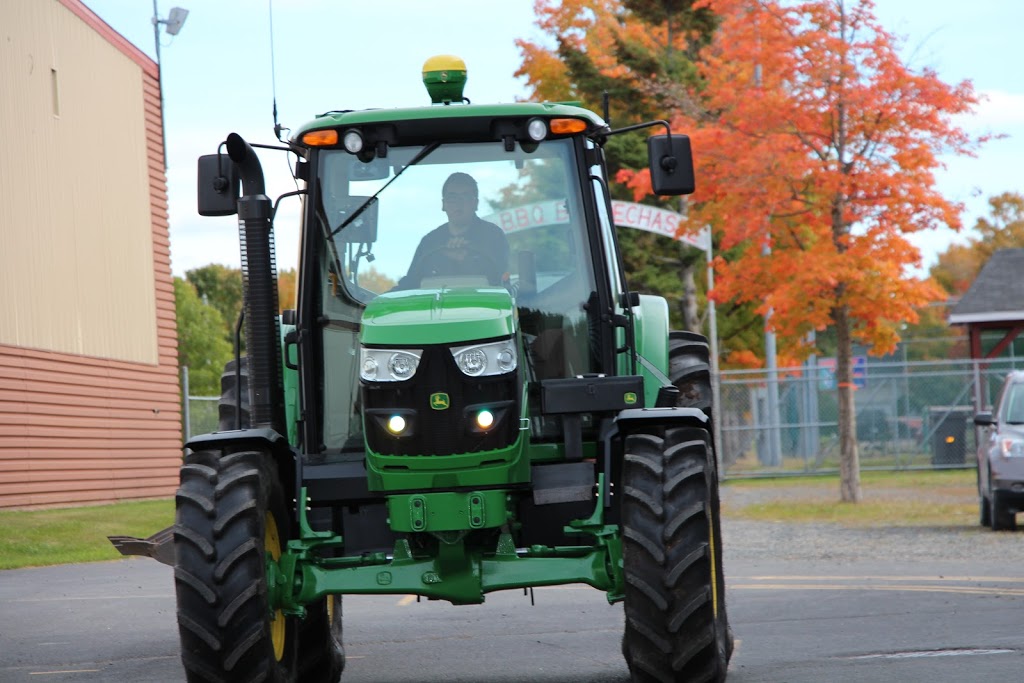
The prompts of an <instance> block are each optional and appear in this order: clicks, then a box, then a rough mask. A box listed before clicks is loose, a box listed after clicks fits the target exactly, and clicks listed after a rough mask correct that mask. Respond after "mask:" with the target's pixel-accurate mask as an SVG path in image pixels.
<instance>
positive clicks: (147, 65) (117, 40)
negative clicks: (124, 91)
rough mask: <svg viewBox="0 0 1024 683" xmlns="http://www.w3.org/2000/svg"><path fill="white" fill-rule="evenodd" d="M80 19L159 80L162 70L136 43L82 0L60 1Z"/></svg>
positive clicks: (59, 0)
mask: <svg viewBox="0 0 1024 683" xmlns="http://www.w3.org/2000/svg"><path fill="white" fill-rule="evenodd" d="M58 2H60V4H61V5H63V6H64V7H66V8H68V9H69V10H71V12H73V13H74V14H75V16H77V17H78V18H79V19H81V20H82V21H84V22H85V23H86V24H88V25H89V26H90V27H91V28H92V29H93V30H95V31H96V32H97V33H99V34H100V35H101V36H103V37H104V38H106V39H107V42H109V43H110V44H111V45H113V46H114V47H116V48H117V49H118V50H120V51H121V52H122V53H123V54H124V55H125V56H126V57H128V58H129V59H131V60H132V61H133V62H135V63H136V64H138V65H139V66H140V67H141V68H142V70H143V71H145V72H146V73H147V74H148V75H150V76H152V77H153V78H159V76H160V70H159V68H158V67H157V64H156V61H154V60H153V59H152V58H151V57H150V56H149V55H147V54H146V53H145V52H143V51H142V50H140V49H139V48H138V47H136V45H135V44H134V43H132V42H131V41H130V40H128V39H127V38H125V37H124V36H122V35H121V34H120V33H118V32H117V31H115V30H114V29H113V28H112V27H111V26H110V24H108V23H107V22H105V21H103V20H102V19H100V17H99V15H98V14H96V13H95V12H93V11H92V10H91V9H89V8H88V7H86V6H85V5H84V4H82V2H81V0H58Z"/></svg>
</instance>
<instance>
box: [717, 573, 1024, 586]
mask: <svg viewBox="0 0 1024 683" xmlns="http://www.w3.org/2000/svg"><path fill="white" fill-rule="evenodd" d="M726 578H728V577H726ZM732 578H734V579H743V580H747V581H982V582H985V581H990V582H992V583H1020V584H1024V578H1022V577H1019V576H1017V577H1009V576H946V575H942V576H870V575H869V576H864V575H863V574H860V575H857V576H831V575H830V576H734V577H732Z"/></svg>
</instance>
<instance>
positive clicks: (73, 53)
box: [0, 0, 181, 508]
mask: <svg viewBox="0 0 1024 683" xmlns="http://www.w3.org/2000/svg"><path fill="white" fill-rule="evenodd" d="M12 45H13V46H14V47H12ZM19 51H20V52H19ZM44 53H45V54H46V55H48V56H49V57H50V58H51V59H52V63H53V64H57V65H58V67H59V68H58V69H57V83H58V94H59V97H60V100H59V112H58V113H57V114H56V115H55V114H54V112H53V111H52V109H51V110H49V111H47V110H44V109H42V107H43V106H44V105H45V106H48V107H51V108H52V105H53V100H52V99H50V100H47V99H46V97H48V96H51V95H44V94H43V93H42V90H43V89H45V87H44V84H40V83H37V82H36V81H33V80H32V79H31V78H29V77H28V76H26V74H25V73H23V72H22V71H23V70H19V68H16V67H9V66H8V65H9V64H10V61H11V59H13V58H15V57H17V55H18V54H20V55H21V56H20V57H17V59H20V60H21V61H22V62H25V61H26V60H27V58H26V55H28V54H31V55H32V56H33V61H34V59H35V57H36V56H38V55H41V54H44ZM12 55H13V56H12ZM40 59H41V58H40ZM51 68H52V67H51V66H49V65H47V66H46V72H47V74H48V75H47V78H51V76H50V75H49V72H50V69H51ZM43 80H46V79H43ZM72 80H73V81H74V82H71V81H72ZM14 85H18V86H19V88H21V87H24V88H25V89H26V90H28V91H31V92H30V93H27V94H25V95H24V96H21V95H20V92H21V90H15V91H13V92H18V93H19V96H18V97H11V96H9V95H8V94H9V93H11V92H12V90H10V88H12V87H14ZM47 93H52V91H47ZM0 94H2V95H3V96H2V97H0V125H2V126H3V127H2V128H0V131H2V132H0V135H3V146H4V149H3V153H2V154H0V293H2V294H3V295H4V301H5V304H6V307H7V317H10V318H12V319H13V320H14V322H11V321H10V320H6V319H0V508H4V507H34V506H52V505H69V504H79V503H101V502H110V501H115V500H124V499H132V498H150V497H157V496H168V495H171V494H172V493H173V491H174V488H175V486H176V484H177V479H178V475H177V472H178V467H179V465H180V462H181V432H180V430H181V408H180V405H181V404H180V392H179V386H178V363H177V335H176V326H175V314H174V288H173V285H172V280H171V270H170V244H169V239H168V223H167V193H166V186H165V178H164V167H163V149H162V147H161V144H162V143H161V136H160V101H159V89H158V82H157V72H156V65H155V64H154V63H153V62H152V60H150V59H148V58H147V57H146V56H145V55H144V54H143V53H141V52H140V51H139V50H138V49H136V48H134V47H133V46H131V45H130V44H129V43H128V42H127V41H125V40H124V38H122V37H121V36H119V35H118V34H117V33H115V32H114V31H113V30H111V29H110V27H108V26H107V25H106V24H104V23H103V22H102V21H100V20H99V19H98V18H97V17H96V16H95V15H94V14H92V12H91V11H89V10H88V9H87V8H85V6H84V5H82V4H81V3H80V2H79V1H78V0H60V2H56V1H54V0H13V1H12V0H2V1H0ZM33 98H35V100H34V101H35V105H34V106H35V108H33V105H32V104H31V102H30V101H33ZM13 99H20V100H23V101H20V102H12V101H11V100H13ZM15 116H20V117H22V118H21V119H17V121H16V124H17V125H15V123H12V122H15V118H14V117H15ZM25 117H28V118H27V120H26V118H25ZM33 117H34V118H33ZM47 117H49V118H47ZM54 119H59V120H54ZM90 127H92V128H91V129H89V128H90ZM9 145H16V146H17V151H16V152H10V151H9V150H10V149H11V147H9ZM15 215H17V219H15ZM69 217H71V218H69ZM69 246H73V248H69ZM12 252H15V253H16V255H17V257H16V258H15V257H12V256H10V255H11V254H12ZM12 271H13V272H12ZM9 337H16V338H14V339H12V338H9Z"/></svg>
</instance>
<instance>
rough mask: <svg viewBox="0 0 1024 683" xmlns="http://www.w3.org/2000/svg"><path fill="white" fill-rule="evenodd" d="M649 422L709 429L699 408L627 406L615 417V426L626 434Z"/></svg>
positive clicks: (667, 425) (705, 418)
mask: <svg viewBox="0 0 1024 683" xmlns="http://www.w3.org/2000/svg"><path fill="white" fill-rule="evenodd" d="M650 424H659V425H662V426H665V427H697V428H699V429H707V430H710V429H711V420H709V419H708V416H707V415H705V414H704V411H703V410H701V409H700V408H627V409H626V410H621V411H619V414H618V415H616V417H615V426H616V427H617V429H618V432H619V433H620V434H628V433H629V432H631V431H633V430H635V429H637V428H638V427H643V426H647V425H650Z"/></svg>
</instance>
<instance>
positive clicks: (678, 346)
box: [668, 330, 712, 419]
mask: <svg viewBox="0 0 1024 683" xmlns="http://www.w3.org/2000/svg"><path fill="white" fill-rule="evenodd" d="M668 378H669V381H671V382H672V384H673V385H674V386H675V387H676V388H677V389H679V397H678V398H677V400H676V405H677V406H679V407H681V408H700V409H701V410H703V411H704V414H705V415H707V416H708V419H710V418H711V401H712V394H711V360H710V351H709V350H708V340H707V339H706V338H705V337H704V336H703V335H700V334H696V333H694V332H680V331H675V330H674V331H672V332H669V333H668Z"/></svg>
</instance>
